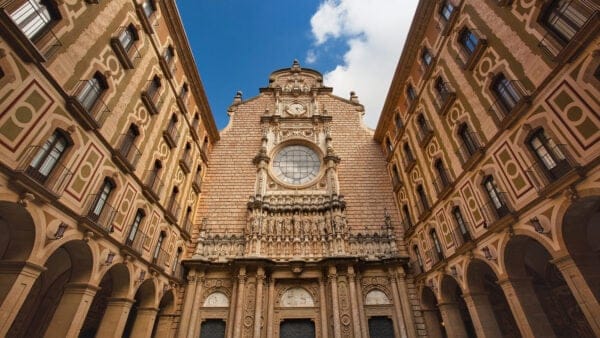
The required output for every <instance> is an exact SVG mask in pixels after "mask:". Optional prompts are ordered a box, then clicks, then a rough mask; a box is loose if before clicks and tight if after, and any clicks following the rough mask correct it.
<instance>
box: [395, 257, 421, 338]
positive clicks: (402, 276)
mask: <svg viewBox="0 0 600 338" xmlns="http://www.w3.org/2000/svg"><path fill="white" fill-rule="evenodd" d="M397 272H398V273H397V275H396V277H397V278H396V285H395V286H396V287H397V288H398V293H399V297H400V305H401V306H402V313H403V314H404V317H403V319H404V320H403V324H404V325H405V326H406V331H407V334H408V337H411V338H415V337H417V328H416V327H415V318H414V316H413V311H412V305H411V304H410V301H409V299H408V286H407V285H406V273H405V272H404V268H403V267H401V266H399V267H398V268H397Z"/></svg>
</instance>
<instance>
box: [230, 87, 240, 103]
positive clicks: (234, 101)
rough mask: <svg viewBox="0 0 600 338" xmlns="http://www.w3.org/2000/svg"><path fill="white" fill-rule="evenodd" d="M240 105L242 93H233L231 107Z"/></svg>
mask: <svg viewBox="0 0 600 338" xmlns="http://www.w3.org/2000/svg"><path fill="white" fill-rule="evenodd" d="M240 103H242V92H241V91H239V90H238V91H237V92H236V93H235V96H234V97H233V103H232V105H235V104H240Z"/></svg>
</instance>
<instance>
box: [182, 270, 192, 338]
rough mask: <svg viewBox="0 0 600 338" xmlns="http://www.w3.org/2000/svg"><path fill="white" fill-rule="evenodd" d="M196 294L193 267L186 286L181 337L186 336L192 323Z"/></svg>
mask: <svg viewBox="0 0 600 338" xmlns="http://www.w3.org/2000/svg"><path fill="white" fill-rule="evenodd" d="M195 294H196V268H194V267H192V268H191V269H190V271H189V272H188V275H187V286H186V288H185V297H184V299H183V310H182V311H181V322H180V323H179V333H178V337H179V338H186V337H187V333H188V326H189V325H190V322H191V321H190V316H191V314H192V307H193V306H194V295H195Z"/></svg>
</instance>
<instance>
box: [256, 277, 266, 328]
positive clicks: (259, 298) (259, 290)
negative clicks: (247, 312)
mask: <svg viewBox="0 0 600 338" xmlns="http://www.w3.org/2000/svg"><path fill="white" fill-rule="evenodd" d="M264 282H265V269H263V268H262V267H258V270H257V271H256V302H255V308H254V338H260V337H261V326H262V311H263V310H262V305H263V284H264Z"/></svg>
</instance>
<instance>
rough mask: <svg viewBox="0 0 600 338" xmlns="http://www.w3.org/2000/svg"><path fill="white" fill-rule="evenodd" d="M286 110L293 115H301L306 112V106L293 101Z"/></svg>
mask: <svg viewBox="0 0 600 338" xmlns="http://www.w3.org/2000/svg"><path fill="white" fill-rule="evenodd" d="M286 111H287V112H288V113H289V114H292V115H301V114H304V112H305V111H306V108H304V106H303V105H302V104H300V103H292V104H290V105H288V106H287V108H286Z"/></svg>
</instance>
